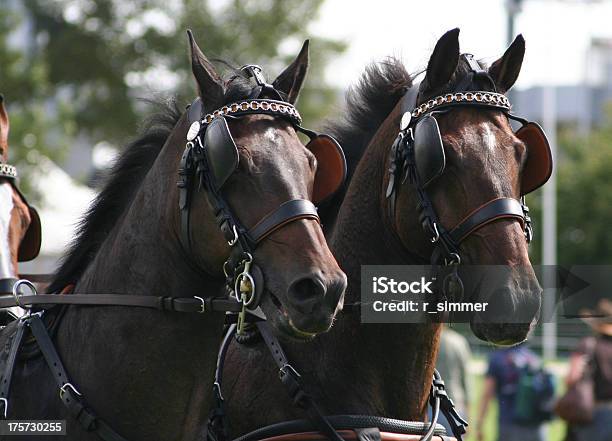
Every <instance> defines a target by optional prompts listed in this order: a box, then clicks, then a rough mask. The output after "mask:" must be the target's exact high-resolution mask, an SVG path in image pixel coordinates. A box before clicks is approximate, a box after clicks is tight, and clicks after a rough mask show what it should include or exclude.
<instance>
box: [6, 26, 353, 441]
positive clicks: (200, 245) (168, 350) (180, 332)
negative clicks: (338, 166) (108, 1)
mask: <svg viewBox="0 0 612 441" xmlns="http://www.w3.org/2000/svg"><path fill="white" fill-rule="evenodd" d="M190 37H191V34H190ZM190 43H191V60H192V70H193V74H194V77H195V80H196V82H197V86H198V89H199V95H200V99H201V102H202V104H203V113H209V112H212V111H213V110H215V109H219V108H220V107H221V106H224V105H226V104H229V103H234V102H236V101H238V102H240V103H242V102H243V100H245V99H248V98H249V97H250V96H252V94H253V90H254V85H253V83H252V79H250V78H248V77H246V76H245V75H243V74H242V73H241V71H236V72H234V73H233V74H232V76H231V77H230V78H229V79H222V78H221V77H220V76H219V75H218V74H217V72H216V71H215V69H214V68H213V66H212V64H211V63H210V62H209V61H208V60H207V59H206V57H205V56H204V55H203V54H202V52H201V51H200V49H199V48H198V46H197V45H196V43H195V41H194V40H193V38H190ZM307 63H308V55H307V45H305V46H304V48H303V50H302V51H301V52H300V54H299V55H298V57H297V58H296V60H295V61H294V62H293V63H292V64H291V65H290V66H289V67H288V68H287V69H286V70H285V71H284V72H283V73H281V74H280V76H279V77H278V78H277V79H276V80H275V81H274V82H273V83H272V85H270V86H271V87H272V89H274V90H276V91H277V92H279V93H280V95H281V96H283V98H285V100H286V101H287V102H290V103H293V102H295V100H296V99H297V96H298V93H299V90H300V88H301V86H302V83H303V81H304V76H305V73H306V68H307ZM259 90H262V89H259ZM266 90H267V89H266ZM262 93H263V92H262ZM260 98H262V99H263V98H268V97H266V96H265V94H264V96H260ZM270 98H273V97H270ZM276 99H278V97H276ZM197 117H198V118H197V119H198V120H199V118H200V113H198V115H197ZM227 121H228V124H229V128H230V132H231V136H232V137H233V140H234V141H235V144H236V145H237V149H238V159H239V163H238V165H237V170H235V171H234V172H233V173H232V174H231V176H229V177H228V178H227V181H226V182H225V184H224V186H223V189H222V195H223V197H224V199H225V201H227V204H228V205H229V207H230V208H231V210H232V212H233V214H234V215H235V216H236V217H237V218H238V219H239V220H240V222H241V224H242V225H244V226H245V227H248V228H251V227H252V226H253V225H254V224H255V222H257V221H258V220H260V219H262V218H263V217H264V216H265V215H266V214H268V213H270V212H271V211H272V210H274V209H276V208H277V207H278V206H280V205H281V204H283V203H284V202H286V201H288V200H292V199H298V198H301V199H309V198H310V197H311V196H312V191H313V185H314V177H315V168H316V162H315V161H314V157H313V155H312V153H311V152H310V151H309V150H307V149H306V148H305V146H304V145H303V144H302V142H301V141H300V140H299V138H298V137H297V135H296V132H295V130H294V127H293V125H292V123H291V122H290V121H288V120H287V119H286V118H277V117H273V116H270V115H264V114H252V115H246V116H242V117H239V118H230V117H227ZM190 127H193V125H191V126H190V121H189V119H188V113H182V112H179V111H178V110H177V108H176V107H174V106H170V107H168V108H165V109H164V110H163V111H162V113H160V114H159V115H157V116H156V117H154V118H153V119H152V120H151V121H150V124H149V126H148V128H147V129H146V130H145V131H144V133H143V135H142V136H141V137H140V138H138V139H137V140H136V141H134V142H133V143H132V144H130V145H129V146H128V147H127V148H126V149H125V151H124V153H123V154H122V156H121V157H120V159H119V160H118V162H117V164H116V165H115V167H114V169H113V170H112V173H111V176H110V179H109V181H108V183H107V185H106V186H105V187H104V188H103V190H102V191H101V193H100V194H99V196H98V197H97V199H96V201H95V202H94V204H93V206H92V207H91V208H90V210H89V212H88V213H87V215H86V217H85V219H84V220H83V222H82V224H81V226H80V230H79V233H78V237H77V238H76V240H75V242H74V244H73V245H72V248H71V250H70V252H69V253H68V254H67V255H66V256H65V258H64V260H63V263H62V265H61V267H60V268H59V270H58V272H57V274H56V275H55V278H54V280H53V282H52V284H51V286H50V290H51V291H53V292H58V291H60V290H63V289H64V288H66V287H67V286H70V285H74V291H75V292H77V293H84V294H95V293H116V294H132V295H133V294H141V295H152V296H202V297H212V296H220V295H223V294H224V285H225V280H226V279H225V276H224V274H223V264H224V261H225V260H226V259H227V258H228V254H229V252H230V247H229V246H228V243H227V239H226V237H224V235H223V234H222V233H221V231H220V230H219V227H218V225H217V221H216V219H215V213H213V212H212V208H211V202H209V200H210V197H212V196H211V195H210V194H209V195H208V196H209V197H207V192H208V190H210V188H209V187H206V191H196V192H194V193H192V199H191V201H190V202H191V205H190V210H191V212H190V219H191V231H190V236H191V247H190V248H191V251H188V250H186V249H185V247H184V246H183V245H182V242H181V240H180V237H181V215H180V214H179V190H180V189H179V188H178V187H177V176H178V174H177V173H178V171H179V165H180V161H181V155H182V154H183V152H184V150H185V144H186V138H187V139H193V138H192V137H191V135H188V129H189V128H190ZM228 136H229V135H228ZM207 147H209V146H208V144H207ZM222 147H223V146H222ZM194 187H196V186H194ZM194 190H197V189H196V188H194ZM253 257H254V264H256V265H257V266H258V267H259V268H260V269H261V272H262V273H263V277H264V280H265V287H266V291H265V292H264V293H263V299H262V303H261V306H262V309H263V310H264V312H265V313H266V315H267V316H268V318H270V319H271V321H272V323H274V324H276V325H277V327H278V328H279V329H280V330H281V332H288V333H291V334H292V335H293V336H294V337H295V338H300V337H302V336H303V334H307V335H309V336H311V335H312V333H315V332H320V331H325V330H327V329H328V328H329V327H330V326H331V323H332V320H333V318H334V315H335V312H336V309H337V306H338V304H339V303H341V302H342V296H343V293H344V289H345V286H346V277H345V275H344V274H343V273H342V271H341V270H340V269H339V267H338V265H337V263H336V261H335V259H334V257H333V256H332V254H331V252H330V250H329V249H328V247H327V244H326V241H325V238H324V235H323V232H322V230H321V227H320V225H319V223H318V222H317V221H316V220H314V219H313V218H312V217H311V218H309V219H305V218H302V219H301V220H297V221H294V222H290V223H287V224H286V225H282V228H278V229H277V230H275V231H273V232H271V234H270V235H269V236H268V237H267V238H266V239H264V240H263V241H262V242H261V243H260V245H259V246H258V247H257V249H256V250H255V251H254V255H253ZM68 295H69V294H66V296H68ZM272 296H273V297H272ZM43 317H44V319H45V321H46V322H47V324H48V326H49V327H50V329H51V330H52V333H53V335H54V342H55V346H56V348H57V350H58V352H59V355H60V357H61V359H62V360H63V364H64V365H65V368H66V371H67V372H68V374H69V376H70V381H71V382H72V383H73V385H74V386H75V387H76V389H78V390H79V392H80V393H82V394H83V396H84V397H86V400H87V403H88V405H89V407H90V408H91V409H94V410H95V412H96V413H97V415H98V416H99V417H101V418H103V419H104V420H105V421H106V423H108V424H109V425H110V427H112V428H113V429H114V430H115V431H116V432H118V433H119V434H121V436H123V437H125V438H126V439H129V440H192V439H196V438H197V435H198V433H199V431H200V423H201V422H202V421H203V419H204V418H205V416H206V415H207V412H208V410H209V407H210V404H211V403H210V400H211V387H212V380H211V379H212V375H213V370H214V366H215V359H216V350H217V348H218V346H219V341H220V337H221V333H222V330H223V322H224V314H222V313H220V312H217V313H210V314H202V315H200V314H170V313H164V312H161V311H158V310H149V309H141V308H128V307H112V306H106V307H82V306H70V307H68V308H65V309H62V310H60V311H58V310H57V308H56V309H54V310H51V311H47V312H46V313H45V315H44V316H43ZM9 331H10V329H7V330H5V331H4V334H3V335H2V336H0V347H5V344H6V339H7V337H8V335H9V333H10V332H9ZM24 345H25V346H24V348H22V349H23V351H22V353H23V357H25V358H23V359H22V360H21V361H20V362H18V364H17V368H16V371H15V374H14V377H13V386H12V393H11V398H10V400H9V406H8V417H9V418H12V419H37V418H38V419H40V418H45V419H65V420H67V432H68V437H67V439H72V440H79V441H82V440H93V439H98V438H97V436H96V435H95V434H93V433H91V432H89V433H88V432H86V431H85V430H84V429H83V428H82V427H81V424H79V422H77V421H76V420H75V419H74V418H72V416H71V415H70V414H69V413H68V412H67V411H66V409H65V407H64V406H63V405H62V403H61V401H60V399H59V397H58V388H57V387H56V385H55V382H54V380H53V378H52V376H51V375H50V372H49V367H48V366H47V364H46V362H45V360H44V359H43V358H42V357H41V356H40V354H38V353H37V352H36V350H35V349H36V346H35V345H32V344H31V343H30V344H28V342H27V340H26V342H25V343H24ZM3 356H4V357H5V356H6V355H3ZM80 422H81V423H83V421H80ZM88 424H89V426H91V425H92V422H91V421H87V422H85V425H88ZM94 426H95V424H94Z"/></svg>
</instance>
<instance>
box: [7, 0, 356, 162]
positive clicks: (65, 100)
mask: <svg viewBox="0 0 612 441" xmlns="http://www.w3.org/2000/svg"><path fill="white" fill-rule="evenodd" d="M322 1H323V0H306V1H303V0H267V1H255V0H247V1H241V0H227V1H213V0H187V1H184V2H183V1H179V0H133V1H129V2H125V1H122V0H25V1H24V2H23V3H22V2H11V1H9V2H2V3H0V66H2V67H1V68H0V92H4V94H5V95H6V98H7V104H8V106H9V113H10V116H11V121H12V123H13V126H12V130H11V138H10V139H11V141H12V142H11V144H12V146H13V147H12V151H11V158H12V160H13V162H17V163H18V164H19V163H22V162H24V161H27V162H29V163H31V164H35V163H36V152H40V153H43V154H45V155H48V156H51V157H52V158H53V159H58V158H61V154H62V153H63V152H65V151H66V150H67V149H69V148H70V145H71V143H72V141H73V140H74V139H75V137H76V136H77V135H79V136H80V135H83V136H84V137H85V139H87V140H88V142H90V143H91V145H95V144H96V143H97V142H100V141H107V142H110V143H112V144H115V145H121V144H122V143H123V142H125V140H126V138H128V137H130V136H131V135H132V134H134V133H135V130H136V126H137V124H138V121H139V120H140V119H141V118H142V117H143V116H144V114H146V112H147V111H148V109H147V106H146V105H145V104H144V103H143V102H142V101H141V100H139V98H148V99H150V98H160V97H167V96H171V95H176V96H178V98H179V102H181V103H187V102H189V101H191V99H192V98H193V96H194V94H195V86H194V82H193V80H192V78H191V73H190V72H191V71H190V64H189V58H188V46H187V37H186V33H185V30H186V29H187V28H191V29H193V31H194V33H195V36H196V39H197V41H198V43H199V45H200V47H201V48H202V49H203V51H204V53H205V54H206V55H207V56H208V57H209V58H211V59H215V58H217V59H223V60H226V61H228V62H230V63H232V64H235V65H237V66H238V65H241V64H244V63H257V64H260V65H262V66H263V67H264V68H265V69H266V72H267V73H268V75H269V76H270V77H271V78H269V79H270V80H272V79H273V78H274V76H275V75H276V74H278V73H279V72H280V71H281V70H282V69H283V68H284V67H285V66H286V65H287V64H288V62H289V61H290V60H291V59H292V58H293V57H294V56H295V55H296V54H297V52H298V51H299V48H300V46H301V43H302V41H303V40H304V39H305V38H308V36H309V35H308V24H309V23H310V22H312V20H313V19H314V18H316V15H317V11H318V9H319V7H320V5H321V3H322ZM344 48H345V45H344V43H342V42H339V41H334V40H327V39H319V38H316V39H314V40H313V41H312V42H311V69H310V72H309V76H308V79H307V83H306V86H305V89H304V91H303V93H302V95H301V99H300V103H299V108H300V111H301V113H302V114H303V116H304V118H305V119H306V120H307V121H308V122H309V124H312V123H313V121H316V120H319V119H321V118H322V117H324V116H325V115H326V114H327V112H328V111H329V110H330V108H331V106H333V105H334V104H335V102H336V98H337V93H336V91H335V90H333V89H332V88H330V87H329V86H328V85H327V84H326V82H325V79H324V76H323V68H324V67H325V65H326V62H327V60H328V59H329V58H330V57H333V56H335V55H337V54H338V53H340V52H342V51H343V50H344ZM219 67H220V69H223V64H219ZM24 147H25V148H24Z"/></svg>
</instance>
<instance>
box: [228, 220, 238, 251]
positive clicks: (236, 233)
mask: <svg viewBox="0 0 612 441" xmlns="http://www.w3.org/2000/svg"><path fill="white" fill-rule="evenodd" d="M232 232H233V233H234V238H233V239H231V240H228V241H227V244H228V245H229V246H230V247H233V246H234V245H236V242H238V231H237V230H236V225H232Z"/></svg>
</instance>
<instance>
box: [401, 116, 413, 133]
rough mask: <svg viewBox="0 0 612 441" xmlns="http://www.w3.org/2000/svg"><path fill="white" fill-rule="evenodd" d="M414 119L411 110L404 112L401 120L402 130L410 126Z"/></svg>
mask: <svg viewBox="0 0 612 441" xmlns="http://www.w3.org/2000/svg"><path fill="white" fill-rule="evenodd" d="M411 120H412V114H411V113H410V112H404V114H403V115H402V120H401V121H400V130H402V131H404V130H406V129H407V128H408V127H409V126H410V121H411Z"/></svg>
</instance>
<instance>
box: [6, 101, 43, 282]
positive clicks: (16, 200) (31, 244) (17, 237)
mask: <svg viewBox="0 0 612 441" xmlns="http://www.w3.org/2000/svg"><path fill="white" fill-rule="evenodd" d="M9 129H10V120H9V115H8V112H7V110H6V107H5V105H4V96H3V95H0V293H10V292H11V290H12V286H13V283H15V282H16V281H17V278H18V274H19V267H18V265H19V262H25V261H29V260H32V259H34V258H35V257H36V256H37V255H38V253H39V251H40V244H41V229H40V219H39V217H38V213H37V211H36V209H35V208H34V207H32V206H31V205H30V204H28V201H27V200H26V199H25V197H24V196H23V194H22V193H21V191H20V190H19V187H18V186H17V182H16V180H17V168H16V167H14V166H12V165H10V164H8V154H9V143H8V134H9Z"/></svg>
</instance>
